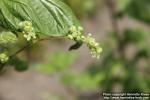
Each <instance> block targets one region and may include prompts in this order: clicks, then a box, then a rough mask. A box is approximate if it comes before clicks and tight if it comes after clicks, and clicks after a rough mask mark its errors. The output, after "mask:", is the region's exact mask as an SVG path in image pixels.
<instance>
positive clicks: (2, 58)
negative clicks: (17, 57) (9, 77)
mask: <svg viewBox="0 0 150 100" xmlns="http://www.w3.org/2000/svg"><path fill="white" fill-rule="evenodd" d="M8 60H9V57H8V56H7V54H6V53H1V54H0V62H1V63H5V62H7V61H8Z"/></svg>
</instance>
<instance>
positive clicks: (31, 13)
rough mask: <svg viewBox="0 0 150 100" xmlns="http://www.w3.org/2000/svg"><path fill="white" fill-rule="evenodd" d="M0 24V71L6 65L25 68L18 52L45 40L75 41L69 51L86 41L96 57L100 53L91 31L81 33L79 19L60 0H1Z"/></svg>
mask: <svg viewBox="0 0 150 100" xmlns="http://www.w3.org/2000/svg"><path fill="white" fill-rule="evenodd" d="M0 27H1V28H2V31H1V32H0V70H2V69H3V68H4V67H5V66H6V65H13V66H14V67H15V69H17V70H22V69H26V68H27V63H26V62H25V61H23V60H21V59H20V58H19V57H17V54H18V53H20V52H21V51H23V50H25V49H26V48H27V47H28V46H29V45H34V44H35V43H37V42H39V41H42V40H45V39H51V38H66V39H70V40H74V41H75V42H76V43H75V44H74V45H73V46H71V47H70V49H69V50H73V49H78V48H79V47H80V46H81V45H82V44H83V43H86V44H87V46H88V47H89V49H90V50H91V54H92V56H93V57H96V58H99V54H100V53H101V52H102V48H101V47H100V45H99V43H97V42H96V41H95V39H94V38H92V35H91V34H89V35H88V36H87V37H86V36H84V35H83V32H84V30H83V28H82V27H81V25H80V23H79V21H78V20H77V18H76V17H75V15H74V14H73V12H72V10H71V9H70V8H69V7H68V6H67V5H66V4H65V3H64V2H62V1H61V0H0Z"/></svg>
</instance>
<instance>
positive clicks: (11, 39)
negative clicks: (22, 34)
mask: <svg viewBox="0 0 150 100" xmlns="http://www.w3.org/2000/svg"><path fill="white" fill-rule="evenodd" d="M16 41H17V36H16V35H15V34H14V33H12V32H2V33H0V44H8V43H9V44H10V43H15V42H16Z"/></svg>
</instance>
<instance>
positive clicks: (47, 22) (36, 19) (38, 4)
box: [0, 0, 79, 36]
mask: <svg viewBox="0 0 150 100" xmlns="http://www.w3.org/2000/svg"><path fill="white" fill-rule="evenodd" d="M26 20H27V21H31V22H32V23H33V27H34V28H35V32H36V33H39V34H45V35H49V36H65V35H67V34H68V32H69V28H70V27H71V26H73V25H74V26H78V25H79V23H78V20H77V19H76V17H75V16H74V14H73V13H72V10H71V9H70V8H69V7H68V6H67V5H66V4H65V3H63V2H62V1H60V0H0V26H2V27H3V28H5V29H8V30H17V29H18V24H19V23H20V22H22V21H26Z"/></svg>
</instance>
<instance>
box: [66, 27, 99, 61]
mask: <svg viewBox="0 0 150 100" xmlns="http://www.w3.org/2000/svg"><path fill="white" fill-rule="evenodd" d="M82 32H83V28H82V27H75V26H73V27H71V28H70V34H69V35H68V36H67V37H68V38H69V39H71V40H74V41H82V42H84V43H86V44H87V46H88V47H89V49H90V50H91V54H92V57H96V58H99V57H100V53H101V52H102V48H101V47H100V45H99V43H97V42H96V40H95V39H94V38H93V37H92V35H91V34H89V35H88V36H87V37H85V36H83V35H82Z"/></svg>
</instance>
